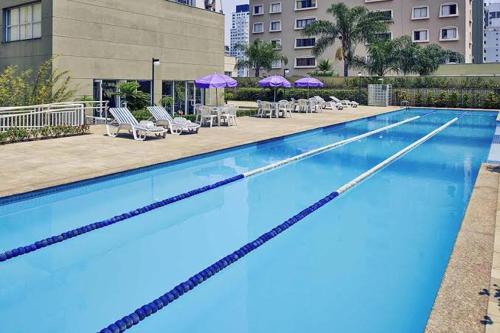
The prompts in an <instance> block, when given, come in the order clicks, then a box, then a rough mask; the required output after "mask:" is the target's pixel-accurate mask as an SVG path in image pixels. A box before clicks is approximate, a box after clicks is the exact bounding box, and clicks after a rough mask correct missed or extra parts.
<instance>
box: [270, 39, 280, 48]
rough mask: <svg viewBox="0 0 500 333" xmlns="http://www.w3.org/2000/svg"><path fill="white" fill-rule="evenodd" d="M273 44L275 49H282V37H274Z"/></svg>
mask: <svg viewBox="0 0 500 333" xmlns="http://www.w3.org/2000/svg"><path fill="white" fill-rule="evenodd" d="M271 44H272V45H273V48H274V49H275V50H281V39H272V40H271Z"/></svg>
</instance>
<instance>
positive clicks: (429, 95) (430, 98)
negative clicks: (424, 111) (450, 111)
mask: <svg viewBox="0 0 500 333" xmlns="http://www.w3.org/2000/svg"><path fill="white" fill-rule="evenodd" d="M435 104H436V101H435V99H434V94H433V93H431V92H429V93H427V96H426V97H425V106H434V105H435Z"/></svg>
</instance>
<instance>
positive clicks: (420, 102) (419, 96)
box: [410, 91, 424, 106]
mask: <svg viewBox="0 0 500 333" xmlns="http://www.w3.org/2000/svg"><path fill="white" fill-rule="evenodd" d="M410 103H411V102H410ZM415 105H416V106H422V105H424V99H423V97H422V93H421V92H420V91H419V92H417V93H416V94H415Z"/></svg>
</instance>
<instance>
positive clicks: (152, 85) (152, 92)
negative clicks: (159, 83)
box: [151, 58, 160, 105]
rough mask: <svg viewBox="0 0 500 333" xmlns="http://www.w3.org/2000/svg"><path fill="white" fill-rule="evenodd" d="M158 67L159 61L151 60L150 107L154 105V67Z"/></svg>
mask: <svg viewBox="0 0 500 333" xmlns="http://www.w3.org/2000/svg"><path fill="white" fill-rule="evenodd" d="M156 66H160V59H157V58H152V60H151V69H152V72H153V74H152V80H151V105H154V104H155V67H156Z"/></svg>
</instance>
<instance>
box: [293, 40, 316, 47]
mask: <svg viewBox="0 0 500 333" xmlns="http://www.w3.org/2000/svg"><path fill="white" fill-rule="evenodd" d="M299 39H314V44H315V45H316V37H300V38H295V43H294V44H293V45H294V48H295V49H297V50H302V49H312V48H313V47H314V45H313V46H297V41H298V40H299Z"/></svg>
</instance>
